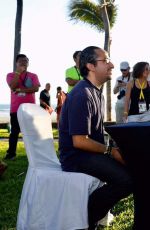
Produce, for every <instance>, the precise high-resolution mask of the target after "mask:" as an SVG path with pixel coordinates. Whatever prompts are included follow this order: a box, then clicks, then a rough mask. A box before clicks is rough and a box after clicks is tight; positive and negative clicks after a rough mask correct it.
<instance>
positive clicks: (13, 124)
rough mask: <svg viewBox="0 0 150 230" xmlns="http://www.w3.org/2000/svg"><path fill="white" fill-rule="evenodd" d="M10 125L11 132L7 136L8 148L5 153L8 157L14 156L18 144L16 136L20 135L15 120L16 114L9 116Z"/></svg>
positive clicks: (16, 120)
mask: <svg viewBox="0 0 150 230" xmlns="http://www.w3.org/2000/svg"><path fill="white" fill-rule="evenodd" d="M10 124H11V132H10V136H9V148H8V150H7V153H8V155H9V156H12V157H13V156H16V147H17V142H18V136H19V133H20V127H19V123H18V119H17V113H11V114H10Z"/></svg>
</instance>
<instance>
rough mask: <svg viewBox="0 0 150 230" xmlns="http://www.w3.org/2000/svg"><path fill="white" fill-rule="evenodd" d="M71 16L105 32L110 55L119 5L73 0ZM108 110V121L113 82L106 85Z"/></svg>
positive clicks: (103, 0) (110, 1) (110, 0)
mask: <svg viewBox="0 0 150 230" xmlns="http://www.w3.org/2000/svg"><path fill="white" fill-rule="evenodd" d="M68 9H69V17H70V19H71V20H73V21H75V22H80V21H82V22H84V23H86V24H88V25H90V26H91V27H92V28H94V29H96V30H97V31H99V32H104V33H105V40H104V49H105V50H106V51H107V52H108V53H109V55H110V43H111V38H110V28H112V27H113V25H114V24H115V21H116V17H117V7H116V6H115V5H114V0H98V4H96V3H93V2H92V1H90V0H71V2H70V4H69V5H68ZM106 95H107V97H106V98H107V103H106V112H107V121H111V82H110V81H108V82H107V86H106Z"/></svg>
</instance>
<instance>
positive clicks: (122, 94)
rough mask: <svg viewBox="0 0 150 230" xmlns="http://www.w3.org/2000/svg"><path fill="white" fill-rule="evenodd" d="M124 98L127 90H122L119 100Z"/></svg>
mask: <svg viewBox="0 0 150 230" xmlns="http://www.w3.org/2000/svg"><path fill="white" fill-rule="evenodd" d="M124 96H125V90H121V91H120V93H119V95H118V96H117V98H118V99H119V100H120V99H121V98H122V97H124Z"/></svg>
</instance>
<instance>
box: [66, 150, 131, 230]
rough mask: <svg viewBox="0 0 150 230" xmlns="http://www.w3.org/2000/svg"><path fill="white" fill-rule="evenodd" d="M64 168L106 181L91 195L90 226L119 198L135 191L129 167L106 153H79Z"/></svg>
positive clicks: (89, 206) (89, 208) (89, 205)
mask: <svg viewBox="0 0 150 230" xmlns="http://www.w3.org/2000/svg"><path fill="white" fill-rule="evenodd" d="M68 162H69V166H68ZM70 165H71V166H70ZM62 168H63V170H65V171H74V172H82V173H85V174H89V175H91V176H94V177H97V178H99V179H100V180H101V181H103V182H106V184H105V185H104V186H103V187H101V188H98V189H96V190H95V191H94V192H93V193H92V194H91V195H90V197H89V204H88V212H89V226H93V224H94V223H96V222H97V221H98V220H100V219H102V218H103V217H104V216H105V215H106V214H107V212H108V211H109V210H110V209H111V208H112V207H113V206H114V205H115V204H116V203H117V202H118V201H119V200H121V199H123V198H125V197H127V196H128V195H129V194H131V193H132V192H133V184H132V179H131V176H130V174H129V172H128V170H127V168H126V167H125V166H124V165H122V164H121V163H119V162H117V161H116V160H114V159H113V158H112V157H111V156H108V155H106V154H98V153H82V154H81V153H79V154H76V156H73V157H72V158H70V159H68V160H67V163H66V164H63V166H62ZM91 229H92V228H91Z"/></svg>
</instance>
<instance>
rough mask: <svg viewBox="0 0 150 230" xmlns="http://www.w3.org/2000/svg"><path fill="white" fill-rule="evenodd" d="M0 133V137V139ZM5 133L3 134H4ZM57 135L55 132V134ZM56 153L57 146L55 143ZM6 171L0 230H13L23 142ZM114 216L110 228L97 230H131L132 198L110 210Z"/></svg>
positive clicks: (0, 196)
mask: <svg viewBox="0 0 150 230" xmlns="http://www.w3.org/2000/svg"><path fill="white" fill-rule="evenodd" d="M1 133H3V132H0V137H1ZM4 133H5V132H4ZM56 133H57V132H56ZM0 145H1V151H0V159H2V158H3V157H4V156H5V153H6V150H7V148H8V142H7V141H6V142H4V141H0ZM55 149H56V151H57V152H58V144H57V143H55ZM6 163H7V164H8V169H7V170H6V172H5V174H4V175H3V176H2V177H1V178H0V230H15V227H16V220H17V212H18V207H19V200H20V196H21V191H22V186H23V183H24V179H25V176H26V171H27V166H28V162H27V157H26V153H25V149H24V144H23V142H18V147H17V158H16V160H15V161H9V160H8V161H6ZM112 213H113V214H114V215H115V219H114V221H113V224H112V225H111V226H110V227H107V228H103V227H99V230H101V229H103V230H131V229H132V224H133V199H132V196H130V197H128V198H126V199H124V200H122V201H120V202H119V203H118V204H117V205H116V206H115V207H114V208H113V210H112Z"/></svg>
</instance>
